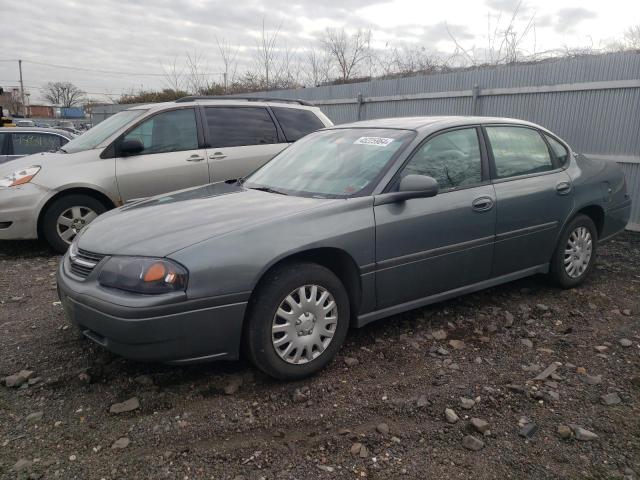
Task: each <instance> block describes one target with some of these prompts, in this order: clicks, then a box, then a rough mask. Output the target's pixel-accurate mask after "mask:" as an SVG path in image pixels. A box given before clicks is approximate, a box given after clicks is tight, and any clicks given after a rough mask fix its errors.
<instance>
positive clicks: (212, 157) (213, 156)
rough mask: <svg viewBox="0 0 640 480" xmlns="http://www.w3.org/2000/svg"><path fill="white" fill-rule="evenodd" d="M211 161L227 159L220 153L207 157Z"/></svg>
mask: <svg viewBox="0 0 640 480" xmlns="http://www.w3.org/2000/svg"><path fill="white" fill-rule="evenodd" d="M209 158H210V159H211V160H221V159H223V158H227V156H226V155H225V154H224V153H222V152H215V153H212V154H210V155H209Z"/></svg>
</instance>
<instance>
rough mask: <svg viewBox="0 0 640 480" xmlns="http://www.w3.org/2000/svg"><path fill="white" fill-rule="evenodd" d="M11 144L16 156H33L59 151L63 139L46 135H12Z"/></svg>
mask: <svg viewBox="0 0 640 480" xmlns="http://www.w3.org/2000/svg"><path fill="white" fill-rule="evenodd" d="M11 143H12V147H13V154H14V155H33V154H34V153H40V152H50V151H55V150H58V149H59V148H60V146H61V138H60V137H59V136H58V135H52V134H46V133H12V134H11Z"/></svg>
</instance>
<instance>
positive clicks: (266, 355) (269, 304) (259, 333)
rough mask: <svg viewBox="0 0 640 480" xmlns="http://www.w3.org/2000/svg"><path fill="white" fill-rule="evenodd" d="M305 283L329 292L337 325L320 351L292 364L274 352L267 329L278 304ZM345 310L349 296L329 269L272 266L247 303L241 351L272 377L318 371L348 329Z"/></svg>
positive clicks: (307, 265)
mask: <svg viewBox="0 0 640 480" xmlns="http://www.w3.org/2000/svg"><path fill="white" fill-rule="evenodd" d="M305 285H318V286H320V287H322V288H324V289H326V290H327V291H328V292H329V293H330V295H331V296H332V297H333V299H334V301H335V303H336V306H337V315H338V316H337V324H336V325H335V327H334V328H335V330H334V334H333V337H332V338H331V341H330V343H329V344H328V345H327V346H326V348H325V349H324V351H323V352H322V353H320V354H319V355H318V356H317V357H316V358H313V359H312V360H309V361H308V362H307V363H302V364H293V363H289V362H287V361H285V360H284V359H283V358H281V356H280V355H279V354H278V353H276V347H275V346H274V345H273V342H272V330H271V329H272V324H273V321H274V317H275V315H276V311H277V310H278V307H280V304H281V303H282V302H283V301H284V299H285V298H286V297H287V296H288V295H289V294H290V293H292V292H294V290H296V289H298V288H299V287H302V286H305ZM309 298H311V295H309ZM349 312H350V305H349V296H348V295H347V292H346V290H345V288H344V285H343V284H342V282H341V281H340V279H339V278H338V277H336V275H335V274H334V273H333V272H332V271H331V270H329V269H327V268H325V267H322V266H320V265H317V264H315V263H288V264H284V265H282V266H280V267H276V268H275V269H274V270H273V271H271V272H269V273H268V274H267V275H266V276H265V278H264V279H263V280H262V281H261V282H260V285H259V286H258V289H257V291H256V292H255V295H254V297H253V298H252V300H251V302H250V304H249V307H248V313H247V318H246V321H245V328H244V332H243V341H244V349H245V353H246V354H247V356H248V357H249V360H251V362H252V363H253V364H254V365H255V366H256V367H258V368H259V369H260V370H262V371H263V372H265V373H266V374H268V375H270V376H272V377H274V378H277V379H280V380H298V379H301V378H305V377H308V376H310V375H313V374H315V373H317V372H318V371H320V370H322V369H323V368H324V367H326V366H327V365H328V364H329V363H330V362H331V361H332V360H333V358H334V357H335V356H336V354H337V352H338V350H339V349H340V346H341V345H342V343H343V342H344V339H345V337H346V335H347V331H348V329H349Z"/></svg>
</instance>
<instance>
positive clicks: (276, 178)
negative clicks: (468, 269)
mask: <svg viewBox="0 0 640 480" xmlns="http://www.w3.org/2000/svg"><path fill="white" fill-rule="evenodd" d="M413 137H414V132H412V131H409V130H391V129H380V128H349V129H333V130H324V131H320V132H316V133H313V134H311V135H308V136H306V137H304V138H303V139H302V140H299V141H297V142H296V143H294V144H293V145H291V146H290V147H289V148H287V149H286V150H284V151H283V152H282V153H280V154H279V155H277V156H276V157H275V158H274V159H273V160H271V161H270V162H269V163H267V164H266V165H264V166H263V167H262V168H260V169H259V170H257V171H256V172H254V173H253V174H251V175H250V176H249V177H248V178H247V179H246V181H245V182H244V185H245V186H246V187H247V188H255V189H264V190H270V191H275V192H278V193H286V194H288V195H300V196H311V197H324V198H347V197H355V196H362V195H368V194H370V193H371V191H372V190H373V187H374V186H375V185H376V183H377V181H378V180H379V179H380V177H381V176H382V175H383V174H384V171H385V168H386V167H387V165H389V163H390V162H391V161H392V160H393V159H394V158H395V156H396V154H398V153H399V152H400V151H402V149H403V147H404V146H405V145H406V144H407V143H408V142H409V141H411V139H412V138H413Z"/></svg>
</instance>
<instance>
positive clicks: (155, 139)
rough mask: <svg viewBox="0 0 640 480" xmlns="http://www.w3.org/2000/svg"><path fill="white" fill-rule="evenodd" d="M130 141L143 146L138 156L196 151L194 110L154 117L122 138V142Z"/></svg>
mask: <svg viewBox="0 0 640 480" xmlns="http://www.w3.org/2000/svg"><path fill="white" fill-rule="evenodd" d="M132 139H137V140H140V141H141V142H142V144H143V145H144V150H143V151H142V152H140V153H139V154H138V155H149V154H153V153H166V152H181V151H184V150H196V149H197V148H198V133H197V128H196V115H195V110H194V109H193V108H187V109H182V110H171V111H168V112H164V113H159V114H158V115H154V116H153V117H151V118H150V119H149V120H147V121H145V122H142V123H141V124H140V125H138V126H137V127H136V128H134V129H133V130H131V131H130V132H129V133H127V134H126V135H125V136H124V140H132Z"/></svg>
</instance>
